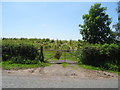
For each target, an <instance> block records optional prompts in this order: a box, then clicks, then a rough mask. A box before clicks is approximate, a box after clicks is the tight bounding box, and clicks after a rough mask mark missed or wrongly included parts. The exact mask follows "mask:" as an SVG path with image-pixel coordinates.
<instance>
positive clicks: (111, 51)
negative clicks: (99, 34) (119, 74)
mask: <svg viewBox="0 0 120 90" xmlns="http://www.w3.org/2000/svg"><path fill="white" fill-rule="evenodd" d="M76 55H77V56H78V58H79V60H80V62H82V63H83V64H87V65H92V66H98V67H103V68H105V69H112V70H117V69H118V65H119V64H120V57H119V55H120V46H119V45H117V44H103V45H101V44H95V45H93V44H90V45H89V46H88V45H87V46H85V47H83V48H82V49H79V50H78V51H77V53H76Z"/></svg>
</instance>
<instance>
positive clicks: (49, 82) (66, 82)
mask: <svg viewBox="0 0 120 90" xmlns="http://www.w3.org/2000/svg"><path fill="white" fill-rule="evenodd" d="M2 88H118V80H117V79H112V80H111V79H108V80H107V79H103V80H84V79H74V78H64V77H62V78H61V77H44V78H43V77H40V76H20V75H5V74H4V75H3V76H2Z"/></svg>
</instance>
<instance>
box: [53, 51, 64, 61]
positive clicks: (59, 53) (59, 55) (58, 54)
mask: <svg viewBox="0 0 120 90" xmlns="http://www.w3.org/2000/svg"><path fill="white" fill-rule="evenodd" d="M61 55H62V52H60V51H57V52H56V54H55V56H54V57H55V58H56V59H60V57H61Z"/></svg>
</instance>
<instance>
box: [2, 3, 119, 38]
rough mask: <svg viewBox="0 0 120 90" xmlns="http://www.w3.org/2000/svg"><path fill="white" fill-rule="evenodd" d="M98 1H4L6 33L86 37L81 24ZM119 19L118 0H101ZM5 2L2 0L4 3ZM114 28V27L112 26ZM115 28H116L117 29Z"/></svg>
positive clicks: (110, 14) (15, 35) (113, 21)
mask: <svg viewBox="0 0 120 90" xmlns="http://www.w3.org/2000/svg"><path fill="white" fill-rule="evenodd" d="M95 3H97V2H2V37H6V38H21V37H22V38H50V39H59V40H60V39H61V40H78V39H82V36H81V35H80V31H79V27H78V25H79V24H83V19H82V16H83V15H84V14H88V11H89V9H90V7H91V5H93V4H95ZM99 3H101V4H102V6H103V7H107V11H106V13H107V14H108V15H109V16H110V17H111V18H112V24H111V27H112V25H113V24H115V23H117V17H118V15H117V12H116V8H117V2H99ZM0 4H1V3H0ZM111 29H112V28H111ZM113 30H114V29H113Z"/></svg>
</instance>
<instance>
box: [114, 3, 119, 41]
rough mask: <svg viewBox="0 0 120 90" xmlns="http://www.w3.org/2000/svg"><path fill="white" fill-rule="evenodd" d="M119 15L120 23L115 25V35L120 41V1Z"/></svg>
mask: <svg viewBox="0 0 120 90" xmlns="http://www.w3.org/2000/svg"><path fill="white" fill-rule="evenodd" d="M117 13H118V23H117V24H115V25H113V27H114V28H115V29H116V33H115V35H116V37H117V38H118V39H120V1H119V2H118V8H117ZM119 41H120V40H119Z"/></svg>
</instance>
